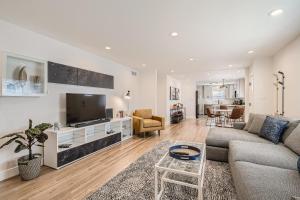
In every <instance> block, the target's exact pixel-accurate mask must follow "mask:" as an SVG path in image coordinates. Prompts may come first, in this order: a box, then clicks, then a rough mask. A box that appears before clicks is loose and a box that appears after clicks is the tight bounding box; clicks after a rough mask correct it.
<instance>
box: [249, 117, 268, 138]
mask: <svg viewBox="0 0 300 200" xmlns="http://www.w3.org/2000/svg"><path fill="white" fill-rule="evenodd" d="M265 119H266V116H265V115H255V116H254V118H253V121H252V123H251V125H250V127H249V129H248V132H249V133H254V134H257V135H258V134H259V133H260V130H261V128H262V126H263V124H264V122H265Z"/></svg>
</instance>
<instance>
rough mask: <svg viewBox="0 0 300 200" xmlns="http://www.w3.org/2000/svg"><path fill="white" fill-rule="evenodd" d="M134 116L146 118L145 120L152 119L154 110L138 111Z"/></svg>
mask: <svg viewBox="0 0 300 200" xmlns="http://www.w3.org/2000/svg"><path fill="white" fill-rule="evenodd" d="M133 115H135V116H138V117H141V118H144V119H151V118H152V110H151V109H139V110H136V111H135V112H134V114H133Z"/></svg>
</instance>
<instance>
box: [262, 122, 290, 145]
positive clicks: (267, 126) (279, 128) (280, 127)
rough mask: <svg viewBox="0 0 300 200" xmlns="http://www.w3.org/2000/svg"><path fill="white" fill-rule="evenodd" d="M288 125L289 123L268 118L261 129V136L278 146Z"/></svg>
mask: <svg viewBox="0 0 300 200" xmlns="http://www.w3.org/2000/svg"><path fill="white" fill-rule="evenodd" d="M288 123H289V122H288V121H285V120H281V119H278V118H273V117H270V116H267V117H266V119H265V122H264V124H263V127H262V128H261V131H260V136H262V137H263V138H266V139H267V140H270V141H271V142H273V143H275V144H278V143H279V141H280V139H281V136H282V134H283V132H284V130H285V128H286V127H287V124H288Z"/></svg>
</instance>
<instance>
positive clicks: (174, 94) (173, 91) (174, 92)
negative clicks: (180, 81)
mask: <svg viewBox="0 0 300 200" xmlns="http://www.w3.org/2000/svg"><path fill="white" fill-rule="evenodd" d="M179 94H180V91H179V89H178V88H175V87H170V100H179Z"/></svg>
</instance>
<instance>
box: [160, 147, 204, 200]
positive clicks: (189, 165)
mask: <svg viewBox="0 0 300 200" xmlns="http://www.w3.org/2000/svg"><path fill="white" fill-rule="evenodd" d="M178 144H180V145H191V146H194V147H197V148H199V149H200V150H201V155H200V157H199V159H197V160H178V159H175V158H172V157H170V156H169V152H167V153H166V154H165V155H164V156H163V157H162V158H161V159H160V161H159V162H158V163H157V164H155V200H159V199H160V198H161V196H162V194H163V192H164V189H165V183H171V184H177V185H181V186H185V187H190V188H194V189H197V190H198V199H199V200H201V199H203V194H202V188H203V181H204V169H205V162H206V151H205V144H202V143H194V142H185V141H176V142H175V143H174V145H178Z"/></svg>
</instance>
